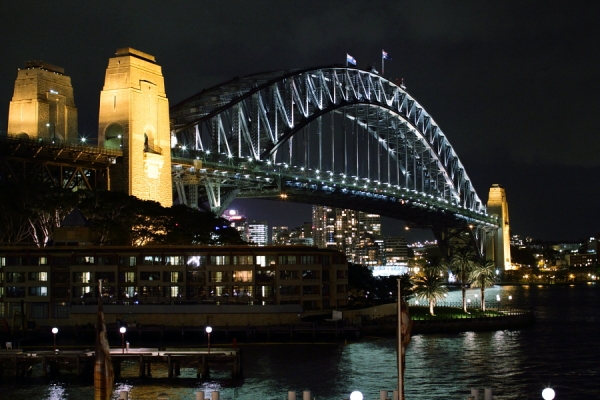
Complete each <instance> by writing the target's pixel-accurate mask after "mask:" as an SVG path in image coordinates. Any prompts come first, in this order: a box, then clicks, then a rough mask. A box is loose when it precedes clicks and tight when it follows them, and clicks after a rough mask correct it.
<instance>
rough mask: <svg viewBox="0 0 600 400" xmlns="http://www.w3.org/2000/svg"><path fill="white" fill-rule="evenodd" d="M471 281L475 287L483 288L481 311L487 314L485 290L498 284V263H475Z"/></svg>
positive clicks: (486, 261)
mask: <svg viewBox="0 0 600 400" xmlns="http://www.w3.org/2000/svg"><path fill="white" fill-rule="evenodd" d="M469 281H470V282H471V284H472V285H473V287H479V288H481V310H482V311H484V312H485V288H486V287H491V286H493V285H494V283H496V263H494V261H493V260H486V259H484V258H480V259H478V260H477V261H476V262H474V263H473V266H472V268H471V271H470V273H469Z"/></svg>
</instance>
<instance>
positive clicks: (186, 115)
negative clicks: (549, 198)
mask: <svg viewBox="0 0 600 400" xmlns="http://www.w3.org/2000/svg"><path fill="white" fill-rule="evenodd" d="M170 116H171V121H172V132H173V134H174V135H176V140H177V146H176V147H175V148H174V149H173V150H172V163H173V164H172V165H173V168H174V185H175V187H176V189H177V195H178V197H179V199H181V201H183V202H185V203H186V204H188V205H190V206H193V207H197V206H198V205H199V204H200V203H201V202H202V201H203V200H207V201H208V202H209V204H210V207H211V209H212V210H214V211H217V212H219V211H221V210H222V209H223V208H224V207H226V206H227V204H228V201H230V200H231V199H233V198H234V197H238V198H240V197H252V198H256V197H271V198H274V197H279V198H281V199H285V200H286V201H293V202H300V203H309V204H323V205H329V206H335V207H342V208H350V209H355V210H361V211H366V212H372V213H376V214H380V215H384V216H388V217H392V218H396V219H401V220H404V221H407V222H408V223H410V224H414V225H416V226H419V227H427V228H432V229H434V230H440V229H445V228H462V227H465V226H467V225H471V226H478V227H490V228H493V227H497V220H496V219H495V218H493V217H491V216H489V215H487V213H486V207H485V205H484V204H483V203H482V201H481V200H480V198H479V196H478V195H477V193H476V192H475V189H474V187H473V184H472V182H471V181H470V179H469V177H468V175H467V173H466V170H465V168H464V166H463V165H462V163H461V162H460V160H459V158H458V156H457V154H456V152H455V151H454V149H453V148H452V146H451V145H450V142H449V141H448V139H447V137H446V135H445V134H444V133H443V132H442V130H441V129H440V127H439V126H438V125H437V124H436V122H435V121H434V120H433V118H432V117H431V116H430V115H429V114H428V113H427V111H426V110H425V109H424V108H423V107H422V106H421V105H420V104H419V103H418V102H417V101H416V100H415V99H414V98H413V97H412V96H410V94H408V92H407V91H406V90H405V88H404V87H402V86H401V85H397V84H395V83H393V82H391V81H389V80H387V79H385V78H384V77H382V76H381V75H379V74H378V73H376V72H374V71H365V70H360V69H357V68H347V67H324V68H312V69H304V70H296V71H281V72H271V73H265V74H258V75H251V76H247V77H244V78H236V79H234V80H231V81H229V82H226V83H224V84H221V85H218V86H215V87H213V88H210V89H207V90H204V91H202V92H200V93H198V94H197V95H195V96H193V97H190V98H189V99H187V100H185V101H183V102H181V103H179V104H177V105H175V106H173V107H171V110H170ZM194 160H196V162H195V163H194Z"/></svg>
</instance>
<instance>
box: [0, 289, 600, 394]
mask: <svg viewBox="0 0 600 400" xmlns="http://www.w3.org/2000/svg"><path fill="white" fill-rule="evenodd" d="M478 293H479V292H478V290H475V289H472V290H469V292H468V297H469V298H471V299H473V300H475V297H474V295H475V294H478ZM496 295H499V296H500V298H501V303H502V305H503V306H504V305H506V304H507V303H509V302H510V305H511V306H513V307H524V308H533V309H534V310H535V312H536V318H537V323H536V324H535V325H534V326H531V327H528V328H525V329H521V330H513V331H509V330H504V331H496V332H466V333H460V334H435V335H416V336H413V338H412V342H411V344H410V346H409V349H408V351H407V360H406V375H405V388H406V398H407V399H411V400H432V399H440V400H441V399H444V400H448V399H457V400H458V399H465V398H466V397H467V395H468V394H469V393H470V388H472V387H476V388H480V390H481V398H483V388H484V387H491V388H492V389H493V391H494V398H496V399H519V400H524V399H541V398H542V396H541V393H542V390H543V389H544V388H545V387H548V386H550V387H552V388H553V389H554V390H555V391H556V399H557V400H576V399H577V400H579V399H596V398H600V363H599V360H598V358H599V355H600V344H599V343H600V314H599V313H600V285H598V284H578V285H576V286H569V285H552V286H537V285H530V286H502V287H494V288H492V289H489V290H487V291H486V297H487V298H488V299H493V300H492V303H494V302H495V299H496ZM509 296H512V299H511V300H508V298H509ZM448 301H460V292H451V293H450V296H449V298H448ZM240 346H241V347H242V348H243V352H244V360H243V366H244V378H243V379H241V380H239V381H235V382H234V381H232V380H231V379H230V373H229V371H222V372H219V371H217V373H213V374H212V376H211V379H210V380H207V381H202V380H199V379H196V371H195V370H192V369H185V368H183V369H182V371H181V373H182V374H181V376H180V377H178V378H175V379H171V380H169V379H167V370H166V368H164V369H161V366H160V365H159V366H156V367H154V366H153V378H152V379H146V380H141V379H138V378H137V370H136V368H137V367H136V366H134V365H131V366H127V365H125V366H124V367H123V371H122V374H123V378H122V379H120V380H118V381H117V382H116V385H115V394H114V397H115V398H118V392H119V391H120V390H127V391H129V398H130V399H132V400H138V399H157V397H158V395H159V394H161V393H166V394H167V395H168V397H169V398H170V399H171V400H184V399H186V400H194V399H195V398H196V397H195V392H196V391H198V390H204V391H205V392H206V396H207V397H209V393H210V392H211V391H213V390H218V391H219V392H220V395H221V399H280V400H283V399H286V398H287V392H288V390H295V391H297V392H298V395H299V398H302V397H301V392H302V391H303V390H310V391H311V393H312V396H313V397H314V398H316V399H335V400H341V399H343V398H348V397H349V394H350V392H351V391H354V390H360V391H361V392H362V393H363V394H364V395H365V399H378V398H379V391H380V390H389V391H391V390H392V389H394V388H396V385H397V378H396V371H397V370H396V353H395V339H394V338H378V337H368V338H362V339H361V340H359V341H348V342H347V343H343V342H342V343H294V344H290V343H276V344H260V343H241V344H240ZM92 397H93V392H92V386H91V383H90V382H81V381H79V380H77V379H76V378H75V377H71V376H69V375H67V374H64V376H63V375H61V376H60V377H59V378H57V379H56V380H51V381H46V380H44V378H43V377H41V374H40V373H39V371H34V373H33V375H32V377H31V378H29V379H27V380H23V381H14V380H13V379H11V378H9V377H6V376H5V377H3V378H2V382H1V383H0V399H4V398H6V399H9V398H10V399H19V398H20V399H32V400H33V399H36V400H37V399H47V400H59V399H70V400H87V399H90V398H92Z"/></svg>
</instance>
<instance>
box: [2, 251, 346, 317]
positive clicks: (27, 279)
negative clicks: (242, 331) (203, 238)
mask: <svg viewBox="0 0 600 400" xmlns="http://www.w3.org/2000/svg"><path fill="white" fill-rule="evenodd" d="M347 271H348V266H347V262H346V257H345V256H344V255H343V254H341V253H339V252H337V251H332V250H324V249H317V248H314V247H304V246H265V247H255V246H148V247H131V246H51V247H46V248H31V247H21V248H20V247H14V246H12V247H10V248H0V277H2V280H1V281H0V318H6V319H7V320H10V319H12V317H13V316H14V315H15V313H20V312H21V311H23V312H24V315H26V316H27V318H28V319H31V320H35V321H37V322H38V324H40V325H50V324H55V323H57V320H60V324H61V325H74V324H75V323H77V319H76V318H74V316H73V315H71V311H72V308H77V307H79V306H81V305H85V304H88V305H95V304H97V299H98V280H99V279H103V282H104V283H103V285H102V293H101V296H102V297H103V299H104V300H103V302H104V304H105V310H107V309H108V310H110V309H111V308H110V307H114V310H118V311H114V312H113V313H115V314H117V315H121V316H122V315H124V314H127V313H136V315H137V318H138V320H139V319H140V318H141V317H140V315H139V312H140V311H139V310H142V308H136V307H138V306H143V305H146V306H148V305H152V306H154V307H156V310H159V309H160V307H163V308H164V306H165V305H173V306H174V308H170V309H169V310H171V312H170V314H173V313H176V312H177V307H175V306H176V305H189V306H192V305H204V306H207V305H213V306H218V305H223V304H230V305H238V306H243V305H244V306H253V307H249V308H248V309H247V312H255V311H256V310H257V308H256V306H259V305H264V306H270V307H271V308H273V307H275V309H277V307H278V306H286V305H295V306H298V307H301V308H302V310H304V311H309V310H326V309H333V308H338V307H343V306H346V305H347V284H348V278H347ZM22 304H23V306H24V307H25V309H24V310H21V305H22ZM94 308H95V307H94ZM182 309H183V308H182ZM209 310H212V311H209V312H210V313H218V312H220V311H219V310H220V308H217V307H215V308H212V309H211V308H209ZM238 310H239V308H238ZM241 310H242V312H243V310H244V309H243V308H242V309H241ZM72 317H73V318H72ZM294 317H295V315H294ZM148 318H150V317H148ZM154 318H156V316H154ZM169 318H175V317H173V316H170V317H169ZM180 318H181V323H180V324H184V323H185V324H197V323H198V322H197V321H196V322H194V321H192V320H193V319H194V318H197V313H196V314H190V315H189V316H188V317H185V316H180ZM185 318H190V321H187V322H186V320H185ZM79 322H81V321H79ZM147 323H156V322H154V321H152V320H149V321H148V322H147Z"/></svg>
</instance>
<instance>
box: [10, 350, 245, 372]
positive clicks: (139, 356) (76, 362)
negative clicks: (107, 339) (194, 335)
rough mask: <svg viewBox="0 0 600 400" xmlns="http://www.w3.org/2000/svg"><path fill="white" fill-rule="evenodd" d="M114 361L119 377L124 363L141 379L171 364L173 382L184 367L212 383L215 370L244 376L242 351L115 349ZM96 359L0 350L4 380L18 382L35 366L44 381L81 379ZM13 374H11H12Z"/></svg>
mask: <svg viewBox="0 0 600 400" xmlns="http://www.w3.org/2000/svg"><path fill="white" fill-rule="evenodd" d="M110 355H111V361H112V363H113V369H114V372H115V377H119V376H120V373H121V363H122V362H123V361H129V362H135V363H138V366H139V368H138V370H139V377H140V378H151V377H152V365H153V364H158V363H163V364H167V369H168V374H169V378H173V377H175V376H179V375H180V370H181V367H182V366H183V367H194V368H196V371H197V374H196V376H197V377H198V378H202V379H208V378H209V377H210V369H211V368H215V367H220V368H229V369H230V370H231V377H232V378H233V379H236V378H238V377H239V376H240V375H241V373H242V351H241V349H230V348H229V349H222V348H211V349H210V350H208V349H202V350H183V351H182V350H179V349H165V350H159V349H151V348H134V349H132V348H130V349H128V350H125V351H123V349H121V348H119V349H115V348H113V349H111V351H110ZM95 360H96V355H95V352H94V351H56V352H54V351H32V352H24V351H22V350H20V349H17V350H4V349H3V350H0V376H3V375H4V373H5V372H9V371H10V372H12V375H13V376H14V377H15V378H22V377H25V376H27V375H28V374H30V373H31V369H32V368H33V366H35V365H39V364H41V365H42V371H43V373H44V377H48V375H49V374H50V375H53V374H56V373H58V372H60V371H67V372H69V373H75V374H76V375H77V376H83V375H91V374H93V370H94V362H95ZM10 372H9V373H10Z"/></svg>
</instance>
